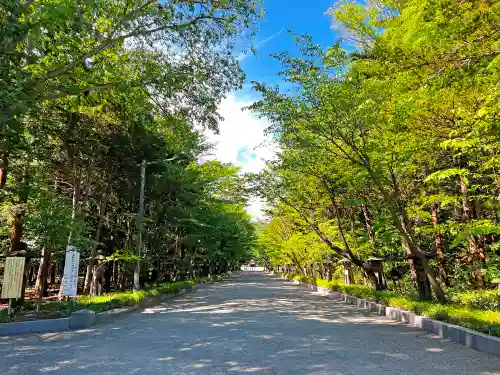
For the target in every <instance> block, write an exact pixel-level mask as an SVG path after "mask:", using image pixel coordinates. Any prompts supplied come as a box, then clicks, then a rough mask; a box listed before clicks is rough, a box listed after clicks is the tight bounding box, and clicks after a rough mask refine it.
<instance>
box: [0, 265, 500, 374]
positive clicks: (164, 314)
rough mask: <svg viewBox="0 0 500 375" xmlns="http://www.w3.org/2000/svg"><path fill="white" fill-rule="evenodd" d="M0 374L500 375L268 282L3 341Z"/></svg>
mask: <svg viewBox="0 0 500 375" xmlns="http://www.w3.org/2000/svg"><path fill="white" fill-rule="evenodd" d="M0 374H1V375H24V374H72V375H73V374H75V375H79V374H86V375H90V374H188V375H212V374H234V375H237V374H294V375H295V374H297V375H303V374H322V375H323V374H328V375H344V374H370V375H377V374H453V375H461V374H472V375H479V374H500V361H499V359H498V358H495V357H492V356H489V355H486V354H483V353H479V352H476V351H474V350H472V349H469V348H467V347H464V346H461V345H459V344H455V343H452V342H449V341H446V340H441V339H437V338H434V337H432V336H431V335H429V334H427V333H424V332H421V331H416V330H412V329H410V328H407V327H405V326H402V325H400V324H398V323H394V322H391V321H389V320H386V319H385V318H382V317H378V316H372V315H369V314H367V313H366V312H364V311H361V310H360V309H358V308H356V307H354V306H348V305H344V304H342V303H340V302H337V301H334V300H331V299H328V298H326V297H323V296H320V295H317V294H315V293H312V292H310V291H307V290H306V289H305V287H302V286H300V287H299V286H296V285H293V284H292V283H291V282H287V281H282V280H277V279H276V278H273V277H272V276H268V275H264V274H244V275H239V276H235V277H233V278H231V279H229V280H227V281H225V282H223V283H216V284H213V285H209V286H208V287H205V288H203V289H200V290H197V291H195V292H193V293H190V294H188V295H185V296H181V297H178V298H177V299H175V300H170V301H168V302H167V303H165V304H163V305H159V306H156V307H154V308H149V309H146V310H145V311H137V312H135V313H132V314H129V315H126V316H122V317H119V318H117V319H116V320H114V321H113V322H111V323H109V324H107V325H102V326H95V327H93V328H92V329H88V330H83V331H72V332H62V333H45V334H36V335H35V334H30V335H23V336H8V337H0Z"/></svg>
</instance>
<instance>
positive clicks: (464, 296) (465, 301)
mask: <svg viewBox="0 0 500 375" xmlns="http://www.w3.org/2000/svg"><path fill="white" fill-rule="evenodd" d="M447 295H448V299H449V300H450V301H451V302H453V303H456V304H459V305H464V306H467V307H471V308H474V309H481V310H494V311H500V290H471V291H465V292H464V291H453V290H449V291H448V292H447Z"/></svg>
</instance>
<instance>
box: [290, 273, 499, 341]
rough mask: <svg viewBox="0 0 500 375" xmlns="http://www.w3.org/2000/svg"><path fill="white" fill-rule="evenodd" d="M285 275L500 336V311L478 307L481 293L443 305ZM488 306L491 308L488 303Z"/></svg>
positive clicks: (299, 276)
mask: <svg viewBox="0 0 500 375" xmlns="http://www.w3.org/2000/svg"><path fill="white" fill-rule="evenodd" d="M285 276H287V277H289V278H292V279H294V280H300V281H304V282H307V283H310V284H315V285H317V286H321V287H324V288H327V289H330V290H332V291H336V292H340V293H344V294H349V295H351V296H355V297H358V298H363V299H367V300H371V301H376V302H378V303H380V304H382V305H385V306H390V307H396V308H400V309H404V310H408V311H411V312H414V313H415V314H418V315H423V316H426V317H428V318H432V319H436V320H440V321H443V322H447V323H451V324H455V325H458V326H461V327H466V328H470V329H473V330H475V331H479V332H482V333H486V334H489V335H493V336H498V337H500V312H499V311H495V310H493V309H487V308H485V309H478V308H475V307H476V306H478V305H481V302H480V297H478V296H479V295H480V293H478V292H475V293H471V292H469V294H472V297H470V298H469V299H467V298H465V297H464V296H462V295H460V294H457V295H456V297H455V298H450V303H448V304H446V305H441V304H439V303H437V302H430V301H419V300H418V299H416V298H415V296H402V295H398V294H396V293H394V292H391V291H375V290H374V289H373V288H371V287H369V286H364V285H345V284H343V283H341V282H339V281H327V280H322V279H313V278H312V277H304V276H301V275H285ZM482 292H486V294H487V295H488V298H491V299H492V300H493V298H494V297H491V296H492V295H493V296H495V295H498V294H497V293H498V292H497V291H491V292H494V293H489V292H490V291H482ZM460 296H462V297H460ZM457 301H463V303H462V304H461V303H458V302H457ZM471 301H472V302H471ZM486 306H490V305H488V304H486Z"/></svg>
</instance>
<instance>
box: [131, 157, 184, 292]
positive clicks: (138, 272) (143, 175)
mask: <svg viewBox="0 0 500 375" xmlns="http://www.w3.org/2000/svg"><path fill="white" fill-rule="evenodd" d="M187 158H188V157H187V156H186V155H184V154H177V155H174V156H173V157H171V158H170V159H165V160H159V161H153V162H149V163H148V162H146V160H143V161H142V163H141V164H140V166H141V193H140V196H139V213H138V215H137V249H136V255H137V256H138V257H140V256H141V245H142V219H143V216H144V188H145V185H146V166H147V165H151V164H158V163H165V162H169V161H173V160H178V159H187ZM140 275H141V261H140V259H138V260H137V262H136V263H135V266H134V290H139V289H141V284H140V283H139V276H140Z"/></svg>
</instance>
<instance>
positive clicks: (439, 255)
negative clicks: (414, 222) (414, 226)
mask: <svg viewBox="0 0 500 375" xmlns="http://www.w3.org/2000/svg"><path fill="white" fill-rule="evenodd" d="M431 215H432V225H433V226H434V243H435V245H436V259H437V261H438V264H439V278H440V279H441V282H442V283H443V284H444V285H446V286H448V284H449V281H448V274H447V273H446V259H445V257H444V247H443V241H442V239H441V231H440V230H439V227H438V224H439V221H438V204H437V203H433V204H432V205H431Z"/></svg>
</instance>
